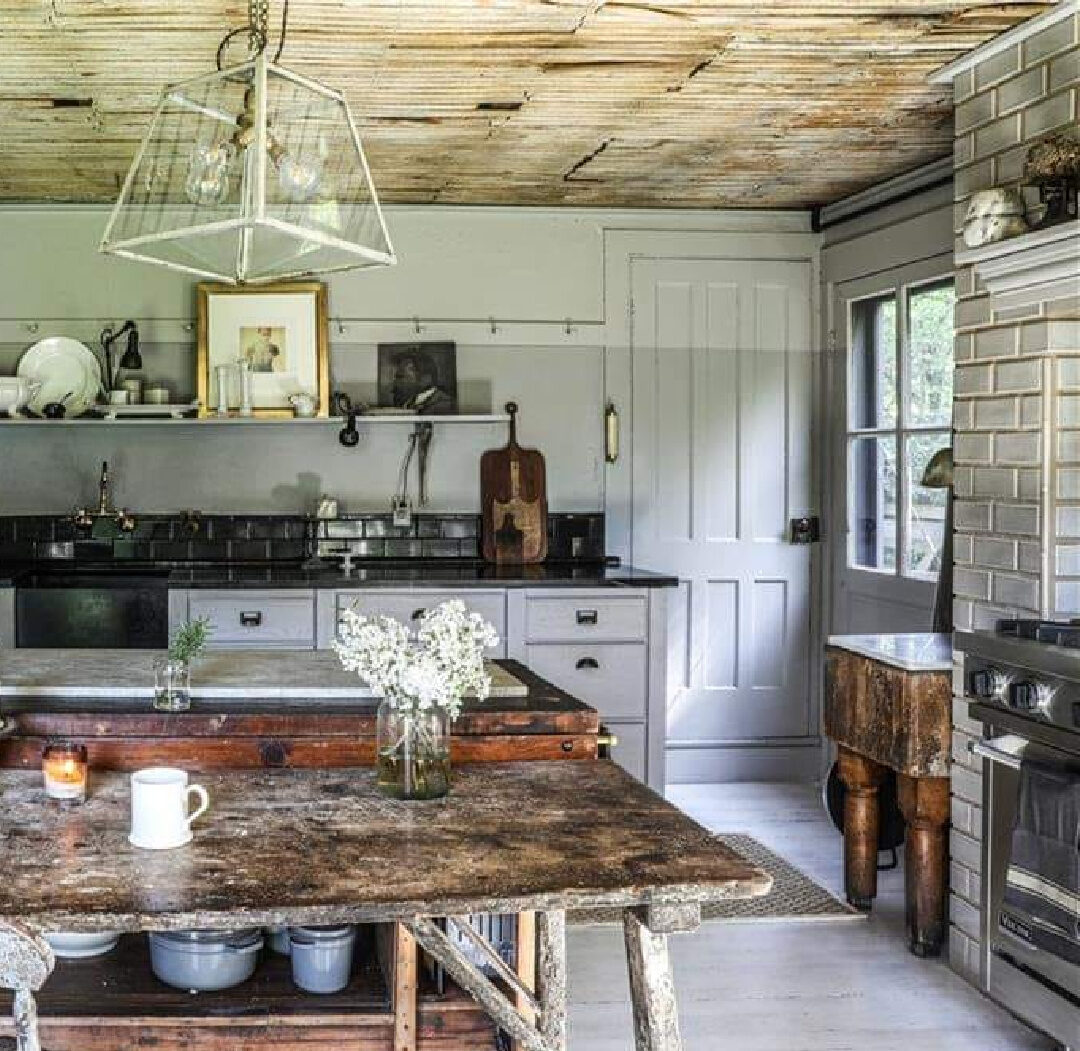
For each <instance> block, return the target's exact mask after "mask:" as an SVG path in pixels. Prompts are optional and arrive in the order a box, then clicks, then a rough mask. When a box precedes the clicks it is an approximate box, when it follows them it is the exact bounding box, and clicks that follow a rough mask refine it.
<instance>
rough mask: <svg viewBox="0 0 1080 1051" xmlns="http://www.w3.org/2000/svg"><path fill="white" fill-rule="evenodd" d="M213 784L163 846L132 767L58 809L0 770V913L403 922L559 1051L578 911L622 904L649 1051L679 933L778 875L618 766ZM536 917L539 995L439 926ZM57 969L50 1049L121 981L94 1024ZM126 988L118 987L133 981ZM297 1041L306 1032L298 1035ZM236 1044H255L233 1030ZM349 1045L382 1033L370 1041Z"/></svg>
mask: <svg viewBox="0 0 1080 1051" xmlns="http://www.w3.org/2000/svg"><path fill="white" fill-rule="evenodd" d="M200 780H201V781H202V782H203V783H204V784H205V785H206V787H207V789H208V790H209V793H210V800H211V806H210V810H209V812H208V814H207V815H206V817H205V818H203V819H200V821H199V822H198V823H197V825H196V835H195V839H194V841H193V842H192V843H190V844H189V845H187V846H185V847H181V848H179V849H178V850H173V851H162V852H160V853H155V852H148V851H141V850H138V849H137V848H135V847H132V846H131V845H130V844H129V843H128V840H127V832H128V825H129V806H130V789H129V784H128V778H127V777H126V776H125V775H123V774H122V773H119V772H108V773H103V774H99V775H98V776H97V777H96V778H95V782H94V785H93V790H92V793H91V795H90V797H89V798H88V800H87V802H86V803H85V804H84V805H83V806H81V807H78V808H74V809H70V810H62V809H59V808H56V807H54V806H50V805H48V804H47V802H46V800H45V799H44V795H43V791H42V788H41V779H40V776H36V775H34V774H32V773H29V772H25V771H4V772H2V773H0V839H2V842H3V844H4V847H3V873H4V877H3V880H2V881H0V920H15V921H21V922H22V923H24V924H26V925H28V926H30V927H32V928H37V929H38V930H42V931H45V932H48V931H57V930H66V931H86V932H90V931H102V930H119V931H128V932H137V931H154V930H158V931H160V930H177V929H189V928H201V929H234V928H239V927H258V926H268V925H276V924H333V923H346V922H348V923H387V922H397V923H400V924H401V925H402V926H403V927H405V928H406V929H408V930H409V931H410V933H411V934H412V936H413V937H415V939H416V940H417V941H418V942H419V943H420V945H421V946H422V947H423V948H424V949H425V950H426V952H427V953H428V954H429V955H430V956H431V957H432V958H434V959H435V960H437V961H438V962H439V963H440V964H442V966H443V967H444V968H445V969H446V972H447V973H448V974H449V975H450V976H451V977H452V978H453V979H454V980H455V982H456V983H457V985H458V986H459V987H460V988H461V989H463V990H465V991H466V992H468V993H469V994H470V995H471V996H472V997H473V998H474V999H475V1000H476V1001H477V1002H478V1003H479V1004H480V1005H481V1006H482V1007H483V1008H484V1010H485V1011H486V1012H487V1013H488V1014H489V1015H490V1016H491V1017H492V1018H493V1019H494V1020H495V1021H496V1022H497V1023H498V1025H499V1026H500V1027H501V1028H502V1029H503V1030H504V1031H506V1032H507V1033H508V1034H509V1035H510V1036H511V1037H512V1038H514V1039H515V1040H516V1041H517V1043H518V1045H519V1046H520V1047H522V1048H525V1049H527V1051H563V1049H565V1048H566V1002H567V988H566V969H565V915H566V910H567V909H582V908H585V909H587V908H593V907H596V908H612V907H614V908H618V909H620V910H621V911H622V916H623V926H624V933H625V943H626V953H627V960H628V965H629V973H630V991H631V998H632V1002H633V1008H634V1025H635V1040H636V1047H637V1048H638V1051H677V1049H678V1048H680V1047H681V1043H680V1039H679V1032H678V1016H677V1011H676V1004H675V991H674V982H673V978H672V973H671V969H670V965H669V961H668V954H667V938H666V936H667V934H669V933H671V932H675V931H685V930H692V929H694V928H695V927H696V926H697V925H698V923H699V922H700V919H701V908H702V906H703V905H706V904H709V903H711V902H715V901H717V900H719V899H729V898H747V897H755V896H759V895H762V894H765V893H767V891H768V889H769V886H770V883H771V880H770V877H769V876H768V875H767V874H766V873H765V872H763V871H761V870H760V869H758V868H756V867H755V866H754V865H752V864H750V863H749V862H747V861H745V860H744V859H742V858H741V857H739V856H738V855H737V854H735V853H734V852H733V851H732V850H731V849H730V848H728V847H726V846H725V845H724V844H723V843H721V842H719V841H718V840H717V839H716V838H715V837H714V836H712V835H711V834H710V833H709V832H708V831H707V830H706V829H704V828H702V827H701V826H700V825H698V824H696V823H695V822H694V821H692V820H691V819H690V818H688V817H687V816H686V815H685V814H683V813H682V812H681V811H679V810H678V809H676V808H675V807H673V806H671V805H670V804H669V803H667V802H665V801H664V800H663V799H662V798H661V797H660V796H658V795H657V794H656V793H654V792H653V791H651V790H650V789H648V788H646V787H645V786H644V785H642V784H641V783H640V782H638V781H636V780H634V779H633V778H632V777H631V776H630V775H628V774H626V773H625V772H623V771H622V770H621V769H619V768H618V767H617V766H615V765H614V764H613V763H611V762H608V761H597V762H589V763H580V762H517V763H489V764H477V765H467V766H463V767H460V768H459V769H458V770H457V771H456V774H455V780H454V787H453V790H452V793H451V795H450V796H449V797H448V798H447V799H445V800H441V801H436V802H429V803H414V802H405V801H400V800H393V799H388V798H386V797H384V796H382V795H381V794H380V793H379V792H378V790H377V788H376V786H375V779H374V774H373V772H372V771H371V770H366V769H363V770H362V769H348V770H274V771H262V772H257V773H254V772H233V771H230V772H223V773H213V774H207V775H203V776H201V777H200ZM531 911H535V912H537V913H539V922H538V925H537V945H536V956H537V962H536V983H535V988H533V989H525V988H522V987H521V986H520V984H519V983H518V982H517V981H516V976H515V975H514V973H513V971H512V970H511V969H510V968H509V967H507V966H506V965H505V964H500V963H499V956H498V953H497V952H496V951H495V949H494V948H491V947H490V946H488V947H487V948H484V946H486V944H487V943H486V942H485V943H483V945H481V944H480V943H481V941H482V939H481V938H480V935H479V934H473V935H470V936H469V937H470V938H471V939H472V945H473V947H474V948H475V949H477V951H480V952H481V953H482V954H483V956H484V958H485V959H487V960H488V961H489V964H490V966H493V967H494V968H495V970H496V972H497V975H498V980H493V979H492V978H491V977H489V976H487V975H485V974H484V973H483V971H482V970H481V969H480V968H479V967H477V965H476V962H475V953H472V954H469V953H466V952H464V951H463V950H462V948H461V946H460V944H459V943H457V942H456V941H455V940H454V938H452V937H451V936H450V934H449V933H448V931H447V929H446V923H447V918H451V919H450V920H449V922H450V924H451V925H452V926H453V925H454V921H453V919H452V918H453V917H462V916H466V915H468V914H471V913H480V912H487V913H511V914H514V913H522V912H531ZM458 929H459V931H460V932H462V933H464V932H465V931H466V930H467V929H468V930H471V928H468V925H467V924H465V923H462V924H461V925H460V927H459V928H458ZM462 933H459V934H458V937H459V938H460V937H461V936H462ZM104 959H107V957H106V958H104ZM63 977H64V976H63V974H62V973H61V969H60V968H58V973H57V975H54V976H53V978H52V979H50V980H49V981H48V982H47V983H46V985H45V987H44V989H43V990H42V992H41V994H40V998H41V1001H42V1020H43V1030H44V1032H43V1037H44V1039H43V1043H44V1046H46V1047H52V1048H59V1049H61V1051H64V1049H68V1048H74V1047H79V1048H82V1049H85V1048H91V1047H94V1046H97V1045H96V1044H95V1034H96V1032H97V1030H96V1028H95V1026H96V1025H98V1024H100V1021H101V1016H102V1015H103V1014H107V1013H108V1005H109V997H110V989H111V986H110V984H109V983H108V982H107V981H106V982H103V983H102V985H101V986H100V987H99V989H98V990H97V993H96V995H95V996H92V997H88V998H87V1000H86V1002H85V1003H84V1004H82V1006H81V1014H82V1017H83V1022H84V1025H83V1028H82V1031H81V1033H80V1032H79V1028H78V1022H79V1019H78V1018H73V1017H71V1014H72V1012H75V1013H79V1012H80V1008H79V1007H78V1006H77V1005H76V1004H75V1003H74V1002H73V1001H74V1000H75V998H74V997H72V996H71V995H70V989H68V990H65V989H64V988H58V989H57V993H56V995H57V997H58V999H59V1000H65V999H66V1004H65V1007H66V1010H67V1011H68V1013H69V1017H68V1018H67V1019H66V1020H65V1026H62V1027H57V1028H51V1027H50V1013H51V1011H50V1002H49V1000H50V983H58V985H59V986H63ZM114 984H116V986H117V987H118V989H119V991H120V993H121V994H123V982H122V981H119V982H116V983H114ZM237 992H242V990H237ZM234 995H235V994H234ZM0 1009H3V1005H0ZM73 1033H74V1034H75V1035H74V1038H73V1035H72V1034H73ZM197 1033H198V1031H197V1030H196V1029H191V1030H189V1034H190V1036H191V1041H190V1043H188V1042H185V1043H184V1044H183V1046H185V1047H212V1046H215V1045H214V1044H213V1043H212V1038H207V1036H206V1035H205V1033H204V1035H203V1036H202V1037H201V1038H200V1037H199V1036H198V1035H197ZM141 1040H142V1038H141V1037H139V1038H138V1041H134V1042H133V1041H132V1040H131V1039H130V1038H129V1042H128V1043H127V1044H126V1045H125V1046H126V1047H132V1046H143V1045H142V1043H141ZM290 1040H291V1043H290V1044H289V1045H287V1046H292V1047H295V1046H298V1045H299V1044H301V1043H302V1042H303V1041H302V1040H301V1038H300V1037H299V1035H298V1034H297V1033H296V1031H295V1030H294V1035H293V1036H292V1037H291V1038H290ZM147 1046H149V1045H147ZM159 1046H160V1045H159ZM220 1046H224V1045H220ZM229 1046H231V1047H240V1046H242V1047H245V1048H246V1047H251V1046H259V1045H257V1044H254V1043H251V1042H249V1041H247V1040H236V1039H235V1038H234V1040H233V1042H232V1043H231V1044H230V1045H229ZM279 1046H286V1045H279ZM303 1046H308V1045H307V1044H306V1043H304V1044H303ZM339 1046H342V1047H353V1048H368V1047H372V1046H377V1047H387V1046H389V1045H388V1044H387V1043H382V1042H380V1043H378V1044H374V1045H373V1044H370V1043H367V1042H364V1039H363V1037H362V1036H360V1037H353V1038H351V1039H349V1040H347V1041H345V1042H342V1043H340V1044H339ZM432 1046H436V1044H435V1043H434V1042H433V1043H432ZM438 1046H455V1045H448V1044H441V1043H440V1044H438ZM456 1046H470V1045H468V1044H459V1045H456ZM717 1046H718V1047H719V1046H723V1044H722V1042H721V1043H718V1045H717ZM583 1051H584V1049H583Z"/></svg>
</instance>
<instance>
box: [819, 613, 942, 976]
mask: <svg viewBox="0 0 1080 1051" xmlns="http://www.w3.org/2000/svg"><path fill="white" fill-rule="evenodd" d="M951 699H952V641H951V638H950V636H948V635H933V634H905V635H844V636H834V637H833V638H831V639H829V646H828V647H827V649H826V659H825V705H824V707H825V711H824V723H825V732H826V734H828V735H829V737H831V738H832V739H833V740H835V741H836V742H837V745H838V746H839V760H840V777H841V779H842V780H843V782H844V786H845V787H846V788H847V797H846V799H845V803H844V882H845V885H846V891H847V898H848V901H849V902H851V904H852V905H854V906H856V907H857V908H861V909H866V910H869V909H870V907H871V905H872V903H873V900H874V898H875V897H876V896H877V857H878V830H879V809H878V788H879V786H880V784H881V781H882V778H883V777H884V776H885V771H886V770H894V771H896V774H897V780H898V789H899V799H900V809H901V810H902V811H903V814H904V818H905V820H906V821H907V832H906V838H905V847H904V880H905V900H906V909H905V911H906V914H907V927H908V944H909V946H910V948H911V951H912V952H913V953H915V954H916V955H918V956H936V955H937V954H938V953H940V952H941V947H942V944H943V942H944V939H945V929H946V915H945V901H946V887H947V881H948V871H947V867H948V857H949V849H948V824H949V756H950V751H951V748H950V744H951V733H952V717H951Z"/></svg>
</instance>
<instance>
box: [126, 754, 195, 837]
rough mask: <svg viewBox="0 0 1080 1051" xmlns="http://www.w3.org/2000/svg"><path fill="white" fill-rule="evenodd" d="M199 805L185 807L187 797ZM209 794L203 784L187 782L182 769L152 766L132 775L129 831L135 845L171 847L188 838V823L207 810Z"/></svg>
mask: <svg viewBox="0 0 1080 1051" xmlns="http://www.w3.org/2000/svg"><path fill="white" fill-rule="evenodd" d="M191 796H196V797H198V800H199V805H198V807H197V808H196V809H195V810H193V811H189V810H188V799H189V798H190V797H191ZM209 806H210V795H209V793H207V791H206V789H205V788H203V786H202V785H189V784H188V775H187V772H186V771H185V770H176V769H173V768H172V767H169V766H154V767H150V768H148V769H146V770H136V771H135V773H133V774H132V775H131V835H130V836H129V837H128V838H129V839H130V841H131V843H132V844H133V845H134V846H136V847H142V848H143V849H144V850H170V849H171V848H173V847H182V846H183V845H184V844H185V843H190V842H191V823H192V822H193V821H194V820H195V819H196V818H197V817H201V816H202V815H203V814H205V813H206V811H207V809H208V808H209Z"/></svg>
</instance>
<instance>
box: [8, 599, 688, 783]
mask: <svg viewBox="0 0 1080 1051" xmlns="http://www.w3.org/2000/svg"><path fill="white" fill-rule="evenodd" d="M453 598H459V599H461V600H462V601H463V602H464V603H465V604H466V606H467V607H468V608H469V609H472V610H475V611H476V612H477V613H480V614H482V615H483V616H484V617H485V618H486V619H487V620H488V621H489V622H490V623H491V624H493V625H494V626H495V629H496V630H497V631H498V633H499V639H500V642H499V645H498V647H496V648H495V649H493V651H492V654H491V655H492V656H493V657H511V658H513V659H514V660H518V661H521V663H523V664H525V665H527V666H528V667H530V668H532V669H533V670H534V671H535V672H536V673H537V674H538V675H540V676H541V677H542V678H545V679H548V680H549V681H550V682H553V683H554V684H555V685H556V686H558V687H560V688H561V689H564V690H566V691H567V692H568V693H571V694H573V695H574V696H575V697H579V698H580V699H581V700H583V701H585V702H586V703H587V704H591V705H592V706H593V707H595V708H596V709H597V710H598V711H599V712H600V719H601V722H602V723H603V725H604V727H605V728H606V729H607V730H608V731H609V732H610V733H611V734H612V735H613V736H614V737H615V738H617V743H616V744H615V745H614V746H613V747H612V758H614V759H615V760H616V761H617V762H619V763H620V764H621V765H622V766H624V767H625V768H626V769H627V770H629V771H630V772H631V773H632V774H634V776H635V777H638V778H641V779H642V780H644V781H646V782H647V783H648V784H649V785H651V786H652V787H653V788H655V789H657V790H658V791H662V790H663V787H664V738H665V718H666V712H665V701H664V696H665V694H664V690H665V677H666V664H665V658H666V653H667V635H666V624H667V592H666V589H664V588H632V587H602V588H581V587H568V588H561V587H544V588H523V587H502V588H500V587H492V588H488V587H483V588H461V589H459V590H456V591H455V590H453V589H449V588H445V587H443V588H427V587H402V588H364V587H354V588H320V589H318V590H309V589H294V590H289V589H280V590H254V589H232V590H230V589H220V590H218V589H214V590H209V589H190V590H176V591H173V592H172V593H171V594H170V610H169V611H170V618H169V619H170V626H171V627H172V628H173V629H175V627H176V626H177V625H178V624H180V623H182V622H183V621H184V620H187V619H190V618H193V617H198V616H206V617H209V618H210V621H211V624H212V625H213V629H214V634H213V641H212V645H214V646H217V647H221V648H229V647H233V648H236V647H242V646H246V647H251V646H256V647H258V646H265V647H268V648H272V649H311V648H313V647H314V648H318V649H325V648H327V647H329V645H330V642H331V640H332V639H333V637H334V634H335V632H336V630H337V623H338V618H339V617H340V615H341V612H342V611H343V610H345V609H348V608H355V609H356V610H358V611H359V612H360V613H363V614H365V615H368V616H375V615H385V616H390V617H394V618H395V619H397V620H401V621H403V622H405V623H409V622H411V621H412V620H414V619H416V618H417V617H418V616H419V615H420V614H421V613H422V612H423V610H425V609H427V608H430V607H431V606H433V605H436V604H438V603H439V602H444V601H446V600H448V599H453ZM0 614H2V609H0ZM2 625H3V618H2V615H0V628H2Z"/></svg>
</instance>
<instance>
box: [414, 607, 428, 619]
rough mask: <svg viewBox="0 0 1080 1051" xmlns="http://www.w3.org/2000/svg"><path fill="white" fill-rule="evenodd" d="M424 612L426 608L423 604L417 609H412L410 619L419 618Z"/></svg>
mask: <svg viewBox="0 0 1080 1051" xmlns="http://www.w3.org/2000/svg"><path fill="white" fill-rule="evenodd" d="M425 613H427V610H426V609H425V608H424V607H423V606H421V607H420V608H419V609H414V610H413V611H412V619H413V620H419V619H420V618H421V617H422V616H423V615H424V614H425Z"/></svg>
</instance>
